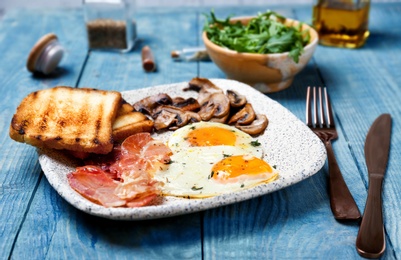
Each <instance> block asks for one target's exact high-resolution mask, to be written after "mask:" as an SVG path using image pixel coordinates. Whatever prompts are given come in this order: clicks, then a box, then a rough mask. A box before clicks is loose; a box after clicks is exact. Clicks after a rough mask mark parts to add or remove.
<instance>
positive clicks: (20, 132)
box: [9, 86, 122, 154]
mask: <svg viewBox="0 0 401 260" xmlns="http://www.w3.org/2000/svg"><path fill="white" fill-rule="evenodd" d="M121 103H122V98H121V94H120V93H119V92H117V91H104V90H96V89H89V88H71V87H63V86H60V87H54V88H51V89H45V90H39V91H36V92H33V93H31V94H29V95H28V96H27V97H26V98H25V99H24V100H23V101H22V102H21V104H20V105H19V106H18V108H17V111H16V113H15V114H14V116H13V118H12V121H11V125H10V132H9V134H10V137H11V138H12V139H14V140H15V141H18V142H23V143H27V144H30V145H33V146H36V147H48V148H54V149H66V150H70V151H77V152H86V153H98V154H106V153H109V152H110V151H111V150H112V149H113V135H112V132H113V130H112V125H113V122H114V120H115V117H116V115H117V111H118V109H119V108H120V106H121Z"/></svg>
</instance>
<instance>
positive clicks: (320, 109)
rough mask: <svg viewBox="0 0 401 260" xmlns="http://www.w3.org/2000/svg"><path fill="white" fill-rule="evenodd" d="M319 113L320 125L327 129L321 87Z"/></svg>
mask: <svg viewBox="0 0 401 260" xmlns="http://www.w3.org/2000/svg"><path fill="white" fill-rule="evenodd" d="M326 105H327V103H326ZM326 107H327V106H326ZM319 113H320V125H321V127H326V126H327V125H326V117H325V116H324V107H323V96H322V88H321V87H319Z"/></svg>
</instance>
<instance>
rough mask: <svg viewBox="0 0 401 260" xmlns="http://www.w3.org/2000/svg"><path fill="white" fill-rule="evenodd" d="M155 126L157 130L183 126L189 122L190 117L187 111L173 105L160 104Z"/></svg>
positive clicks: (156, 113)
mask: <svg viewBox="0 0 401 260" xmlns="http://www.w3.org/2000/svg"><path fill="white" fill-rule="evenodd" d="M153 118H155V125H154V126H155V128H156V130H160V129H165V128H169V127H170V128H171V127H174V126H176V127H178V128H179V127H182V126H184V125H186V124H187V123H188V120H189V117H188V115H187V114H186V112H185V111H182V110H181V109H179V108H176V107H173V106H167V105H166V106H165V105H162V106H159V107H158V108H157V109H156V111H155V114H154V115H153Z"/></svg>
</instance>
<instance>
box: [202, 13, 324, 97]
mask: <svg viewBox="0 0 401 260" xmlns="http://www.w3.org/2000/svg"><path fill="white" fill-rule="evenodd" d="M252 18H253V17H237V18H232V19H231V20H230V21H232V22H236V21H240V22H241V23H243V24H247V23H248V22H249V20H251V19H252ZM299 23H300V22H299V21H296V20H292V19H288V18H287V19H286V22H285V24H286V25H287V26H296V25H298V24H299ZM302 29H303V30H304V29H309V34H310V41H309V43H308V44H307V45H306V46H305V47H304V52H303V53H302V55H301V56H300V57H299V62H298V63H296V62H295V61H294V60H293V59H292V58H291V57H290V56H289V55H288V54H289V53H288V52H284V53H277V54H253V53H240V52H237V51H233V50H230V49H227V48H223V47H221V46H218V45H216V44H214V43H213V42H211V41H210V40H209V39H208V37H207V34H206V32H203V34H202V38H203V42H204V44H205V46H206V50H207V52H208V54H209V56H210V58H211V60H212V61H213V62H214V63H215V64H216V65H217V66H218V67H219V68H220V69H221V70H222V71H223V72H224V73H225V74H226V76H227V78H229V79H234V80H238V81H240V82H243V83H246V84H248V85H250V86H253V87H254V88H256V89H258V90H259V91H261V92H263V93H271V92H277V91H280V90H283V89H286V88H288V87H289V86H290V85H291V83H292V81H293V80H294V76H295V75H296V74H297V73H298V72H300V71H301V70H302V69H303V68H304V67H305V66H306V64H307V63H308V62H309V60H310V59H311V57H312V55H313V53H314V51H315V49H316V46H317V44H318V34H317V32H316V31H315V30H314V29H313V28H312V27H310V26H308V25H307V24H303V27H302Z"/></svg>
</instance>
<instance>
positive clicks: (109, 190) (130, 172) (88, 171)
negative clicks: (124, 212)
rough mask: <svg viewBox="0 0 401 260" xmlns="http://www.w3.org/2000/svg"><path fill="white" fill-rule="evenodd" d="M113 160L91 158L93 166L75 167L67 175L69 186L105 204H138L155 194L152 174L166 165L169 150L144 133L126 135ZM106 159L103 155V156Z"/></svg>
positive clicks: (117, 205)
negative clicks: (74, 169) (73, 170)
mask: <svg viewBox="0 0 401 260" xmlns="http://www.w3.org/2000/svg"><path fill="white" fill-rule="evenodd" d="M126 141H127V142H126V143H125V144H124V142H125V141H124V142H123V144H122V145H121V149H115V150H114V154H113V155H112V156H110V157H112V158H113V159H114V160H110V157H107V160H102V159H99V160H92V161H90V162H91V163H94V164H96V165H95V166H84V167H78V168H77V169H76V171H75V172H72V173H69V174H68V175H67V178H68V181H69V183H70V185H71V187H72V188H73V189H75V190H76V191H77V192H79V193H80V194H81V195H82V196H84V197H86V198H88V199H89V200H91V201H93V202H95V203H98V204H100V205H103V206H105V207H122V206H123V207H142V206H146V205H149V204H151V203H152V202H153V201H154V199H155V198H156V197H157V196H158V194H159V193H160V192H159V183H158V182H157V181H155V180H154V179H153V174H154V173H155V172H156V171H157V170H159V169H164V168H166V167H168V163H169V162H170V155H171V150H170V149H169V148H168V147H167V146H166V145H164V144H163V143H162V142H160V141H156V140H153V138H152V137H150V134H148V133H140V134H136V135H133V136H131V137H128V138H127V140H126ZM104 159H106V158H104Z"/></svg>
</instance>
